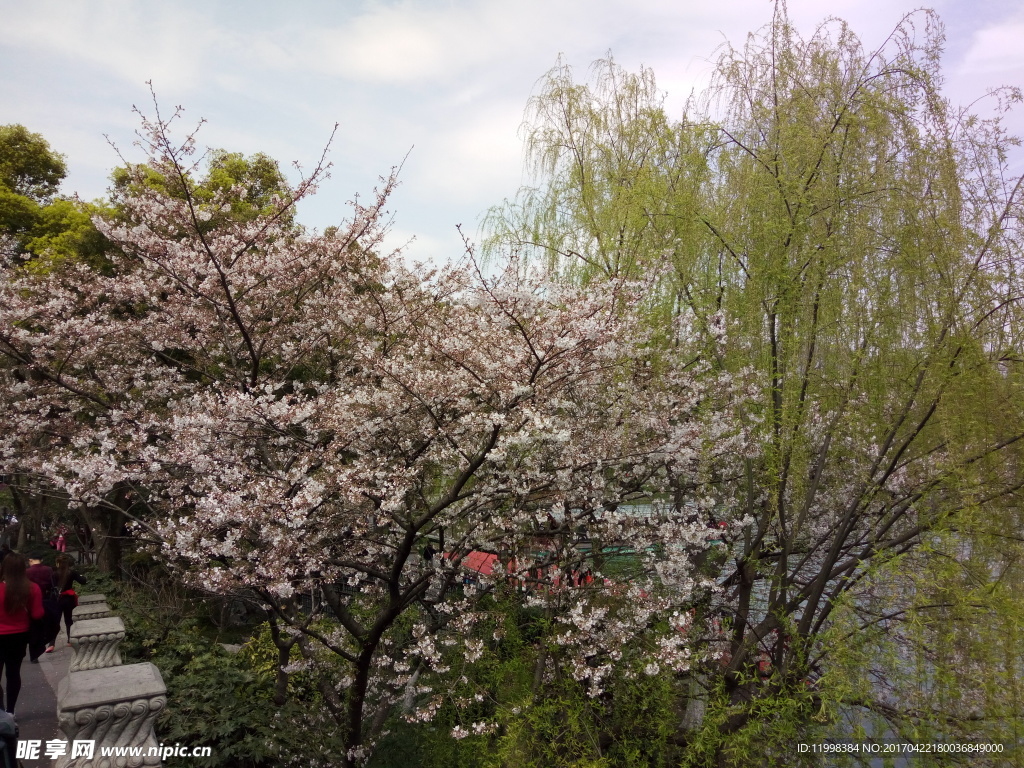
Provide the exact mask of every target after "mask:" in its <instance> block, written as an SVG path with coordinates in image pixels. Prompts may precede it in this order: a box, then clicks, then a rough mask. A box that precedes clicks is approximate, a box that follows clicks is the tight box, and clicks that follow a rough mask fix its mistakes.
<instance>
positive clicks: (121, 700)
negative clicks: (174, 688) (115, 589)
mask: <svg viewBox="0 0 1024 768" xmlns="http://www.w3.org/2000/svg"><path fill="white" fill-rule="evenodd" d="M87 598H88V602H86V599H87ZM73 617H74V623H73V624H72V625H71V640H70V644H71V647H72V649H73V650H74V657H73V658H72V660H71V663H70V665H69V667H68V676H67V677H66V678H64V680H62V681H61V684H60V686H59V687H58V690H57V722H58V724H59V725H60V729H61V730H62V731H63V732H64V737H65V739H66V740H67V741H68V742H69V743H73V742H75V741H92V742H94V749H93V752H92V755H91V756H90V757H82V756H74V757H73V756H72V754H71V752H70V751H68V752H67V753H66V754H65V755H63V756H61V757H59V758H58V759H57V762H56V766H57V768H115V766H116V767H117V768H122V766H129V767H130V768H141V767H142V766H145V768H156V767H158V766H160V765H161V758H160V750H159V742H158V741H157V738H156V734H155V733H154V732H153V724H154V723H155V722H156V719H157V717H159V716H160V713H161V712H162V711H163V709H164V707H166V706H167V688H166V686H165V685H164V681H163V678H162V677H161V676H160V670H158V669H157V668H156V667H155V666H153V665H152V664H148V663H146V664H122V663H121V653H120V651H119V649H118V646H119V645H120V643H121V640H123V639H124V636H125V628H124V623H123V622H122V621H121V619H120V618H118V617H116V616H113V615H112V614H111V610H110V607H109V606H108V605H107V603H106V599H105V598H104V597H103V595H87V596H85V597H81V598H79V604H78V607H77V608H75V610H74V613H73ZM105 747H127V748H129V749H131V748H136V749H137V750H138V753H139V754H136V755H134V756H125V755H120V756H117V757H106V756H104V755H103V748H105Z"/></svg>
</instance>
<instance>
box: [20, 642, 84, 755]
mask: <svg viewBox="0 0 1024 768" xmlns="http://www.w3.org/2000/svg"><path fill="white" fill-rule="evenodd" d="M70 661H71V648H70V647H68V645H67V640H66V637H65V634H64V625H63V623H61V628H60V635H59V636H58V637H57V646H56V648H55V649H54V651H53V653H44V654H43V655H42V656H40V657H39V663H38V664H32V663H31V662H30V661H29V660H28V654H26V655H25V661H24V662H22V665H21V693H20V694H19V696H18V707H17V711H16V713H15V714H16V715H17V717H18V729H19V731H20V732H21V735H20V738H22V739H39V740H40V741H42V742H43V744H44V750H40V759H39V760H23V761H22V762H23V763H24V765H25V768H51V766H52V765H53V763H54V762H55V761H54V760H51V759H49V758H46V757H45V756H44V755H45V743H46V741H47V740H50V739H63V738H64V734H63V733H62V732H61V731H60V729H58V728H57V686H58V685H59V684H60V681H61V680H63V679H64V678H65V677H66V676H67V673H68V664H69V663H70Z"/></svg>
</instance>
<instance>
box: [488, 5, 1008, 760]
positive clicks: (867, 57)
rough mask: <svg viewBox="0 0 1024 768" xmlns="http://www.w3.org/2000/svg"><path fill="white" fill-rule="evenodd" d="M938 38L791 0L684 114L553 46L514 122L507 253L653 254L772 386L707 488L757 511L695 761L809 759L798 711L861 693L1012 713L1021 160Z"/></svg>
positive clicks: (898, 727) (740, 557) (726, 600)
mask: <svg viewBox="0 0 1024 768" xmlns="http://www.w3.org/2000/svg"><path fill="white" fill-rule="evenodd" d="M941 44H942V28H941V24H940V23H939V21H938V19H937V18H936V17H935V16H934V15H933V14H932V13H930V12H918V13H915V14H912V15H909V16H907V17H906V18H904V19H903V21H902V22H901V23H900V24H899V25H898V26H897V27H896V29H895V30H894V31H893V33H892V34H891V35H890V36H889V37H888V38H887V39H886V40H885V42H884V43H883V44H882V45H881V46H880V47H879V48H878V49H877V50H874V51H871V50H869V49H866V48H865V46H864V45H863V44H862V42H861V41H860V40H859V39H858V38H857V37H856V35H854V34H853V33H852V32H851V31H850V29H849V28H848V27H847V26H846V25H845V24H844V23H843V22H841V21H838V20H830V21H828V22H826V23H824V24H823V25H822V26H820V27H819V28H818V29H817V30H816V31H815V32H814V33H813V34H812V35H811V36H810V37H808V38H803V37H801V36H800V35H798V34H797V32H796V31H795V30H794V28H793V27H792V26H791V24H790V23H789V21H788V19H787V16H786V13H785V7H784V5H781V4H780V5H777V6H776V14H775V18H774V20H773V21H772V23H771V24H770V25H768V26H767V27H765V28H764V29H762V30H761V31H760V32H759V33H757V34H755V35H752V36H750V37H749V38H748V40H747V42H746V44H745V46H744V47H743V48H742V49H736V48H733V47H729V46H726V47H725V48H724V50H723V51H722V53H721V55H720V58H719V59H718V63H717V68H716V71H715V75H714V78H713V81H712V84H711V86H710V87H709V89H708V90H707V91H706V92H705V93H703V94H702V95H699V96H695V97H693V98H691V100H690V101H689V102H688V103H687V105H686V108H685V110H684V113H683V115H682V117H681V118H679V119H675V118H671V117H670V116H669V115H668V114H667V112H666V110H665V108H664V99H663V96H662V94H661V93H660V92H659V91H658V89H657V87H656V84H655V80H654V75H653V74H652V73H651V72H650V71H649V70H642V71H641V72H639V73H637V74H630V73H627V72H624V71H623V70H622V69H621V68H619V67H617V66H616V65H615V64H614V62H613V61H611V60H607V61H600V62H597V63H596V64H595V65H594V67H593V70H592V77H591V80H590V81H589V82H586V83H580V82H578V81H577V80H576V79H574V77H573V74H572V72H571V71H570V69H569V68H568V67H567V66H564V65H562V64H560V65H559V66H557V67H556V68H555V69H553V70H552V71H551V72H550V73H549V74H548V76H547V79H546V80H545V81H544V85H543V87H542V88H541V89H540V92H539V93H538V94H537V95H536V96H535V97H534V98H533V99H532V101H531V102H530V105H529V110H528V115H527V120H526V123H525V136H526V141H527V158H528V163H529V164H530V166H531V167H532V170H533V171H534V172H535V177H536V185H535V186H533V187H530V188H527V189H524V190H522V191H521V192H520V194H519V196H518V197H517V198H516V199H515V200H513V201H511V202H509V203H506V205H504V206H503V207H501V208H498V209H495V210H494V211H493V212H492V214H491V216H490V217H489V220H488V226H489V228H490V240H489V242H490V246H491V248H492V252H498V251H500V250H501V249H504V248H507V247H509V246H510V245H511V246H512V247H513V248H516V249H518V250H519V251H521V252H523V253H526V254H530V255H532V256H533V257H535V258H537V259H542V260H546V261H547V262H549V263H551V264H554V265H556V266H557V267H558V268H559V270H560V273H561V275H562V276H563V278H564V279H566V280H569V281H573V282H579V283H582V284H588V283H593V282H594V281H601V280H606V279H611V278H619V277H622V276H627V277H630V276H636V275H639V274H648V275H651V274H654V275H658V276H659V289H658V290H657V291H655V292H654V293H653V294H652V296H651V301H650V313H649V316H650V318H651V320H652V322H654V323H656V324H658V325H659V326H664V327H669V326H670V323H669V321H670V320H671V318H672V317H673V316H678V315H681V314H692V316H693V317H695V318H696V321H697V322H698V323H699V324H703V325H705V326H707V327H708V328H713V327H714V326H715V325H716V324H722V325H723V326H724V329H725V330H724V333H725V335H726V336H727V339H726V341H725V342H724V344H723V345H722V346H721V347H720V348H719V349H718V350H711V349H709V350H708V354H709V355H713V356H714V359H715V360H716V361H717V365H719V366H720V367H721V368H722V369H724V370H728V371H732V372H737V371H740V370H743V369H750V370H752V371H753V373H754V375H755V377H756V378H757V381H758V382H759V384H758V391H757V396H756V398H755V402H756V405H755V406H753V407H751V408H750V409H749V411H748V413H747V418H748V419H749V420H750V422H751V424H754V425H756V430H757V433H758V434H759V438H760V452H759V454H758V456H757V457H756V458H752V459H748V460H747V461H746V464H745V467H744V469H743V471H742V472H740V473H738V474H737V476H735V477H733V478H731V479H730V480H728V481H725V482H721V483H718V484H717V485H716V488H715V491H716V493H717V494H718V498H719V500H720V503H721V505H722V506H723V507H733V508H736V509H738V510H740V511H741V512H742V513H745V514H746V516H747V519H749V520H752V521H753V522H752V523H751V524H750V525H749V526H747V527H746V528H744V529H743V530H736V531H732V532H730V533H728V534H726V536H725V540H726V545H727V547H728V549H727V554H726V555H724V556H723V558H722V560H721V561H720V564H719V565H718V566H715V567H716V568H717V569H718V570H717V573H716V575H717V577H718V579H719V583H720V585H721V590H720V592H719V594H718V597H717V598H716V599H715V600H713V601H711V602H709V603H708V604H706V605H703V606H701V609H702V610H703V611H705V612H706V613H707V614H708V615H709V617H710V618H712V619H714V620H717V622H716V625H720V626H722V627H723V628H724V633H725V635H726V639H725V642H724V647H723V655H722V660H721V665H713V666H709V667H708V668H707V669H706V670H705V671H704V674H703V675H702V676H699V679H700V680H701V681H703V682H704V683H706V688H707V692H706V694H704V697H705V698H706V700H707V704H708V707H707V709H706V714H705V715H704V716H703V718H702V719H699V722H700V725H699V726H697V727H692V728H690V729H689V730H688V731H686V732H685V733H683V732H681V733H680V736H679V740H680V742H681V743H682V744H684V745H685V748H686V750H687V753H688V754H689V756H690V759H691V760H692V761H693V762H695V763H701V764H704V763H705V762H718V763H719V764H731V763H733V762H743V763H744V764H747V763H749V761H750V760H751V756H750V752H749V751H748V750H747V749H746V748H745V747H747V746H750V745H753V744H755V743H756V744H759V745H763V744H765V743H771V741H770V740H769V741H767V742H766V741H765V739H766V737H768V736H771V735H772V734H774V735H775V736H776V737H778V738H780V739H782V740H783V741H782V742H780V743H784V744H785V747H784V750H785V752H786V754H789V755H792V749H791V742H788V743H787V742H785V741H784V740H785V739H787V738H790V737H792V736H793V735H794V734H795V733H796V731H794V730H793V729H794V728H797V727H799V726H800V724H801V723H808V724H811V723H818V722H826V721H829V720H830V719H831V720H832V721H833V722H835V721H836V718H837V717H838V716H842V717H854V718H857V717H859V715H857V714H856V713H857V712H860V713H865V712H866V713H870V714H872V715H881V716H884V717H885V718H886V721H887V722H886V724H885V727H890V728H893V729H895V732H898V733H900V734H903V735H904V736H907V737H911V738H920V737H922V735H923V734H924V733H926V732H927V730H928V729H929V728H931V731H930V733H931V734H932V735H935V734H938V735H941V736H945V737H948V738H952V737H954V736H956V737H961V736H963V737H966V736H969V735H979V734H982V733H987V734H989V735H991V728H996V730H998V728H999V727H1003V726H1007V727H1009V726H1012V725H1013V724H1014V723H1016V726H1017V727H1019V725H1020V716H1021V710H1020V705H1019V704H1015V705H1014V704H1013V702H1012V696H1008V695H1007V694H1006V691H1007V690H1008V688H1007V687H1006V686H1001V687H1000V686H992V685H988V684H987V682H990V681H991V680H997V679H1001V680H1014V679H1015V676H1016V672H1017V671H1018V670H1019V667H1020V663H1021V646H1020V644H1019V642H1018V641H1017V640H1016V639H1014V638H1013V637H1012V636H1011V635H1010V634H1008V633H1007V632H1005V631H1002V630H1000V632H1001V633H1000V634H999V635H998V638H999V639H998V651H999V652H998V653H996V654H989V658H986V657H985V655H984V654H980V655H979V652H978V651H979V648H980V649H984V648H989V649H992V648H995V647H996V646H993V645H992V644H991V641H992V638H993V637H994V636H995V635H992V634H991V633H992V632H996V628H997V627H1001V628H1003V629H1005V628H1006V627H1009V626H1011V625H1012V623H1013V619H1014V617H1018V618H1019V616H1020V614H1021V613H1022V610H1021V603H1020V600H1019V598H1015V597H1014V593H1013V586H1014V584H1016V585H1017V586H1019V584H1020V576H1021V574H1020V569H1019V558H1020V554H1021V547H1020V542H1021V539H1020V538H1019V536H1020V531H1021V519H1020V511H1019V504H1018V502H1019V490H1020V488H1021V486H1022V484H1024V477H1022V473H1021V465H1020V461H1019V453H1018V451H1019V448H1020V443H1019V441H1020V438H1021V437H1022V436H1024V413H1022V404H1024V398H1022V397H1021V383H1022V382H1021V368H1020V363H1021V358H1020V354H1019V352H1020V348H1021V335H1020V333H1021V328H1022V326H1021V315H1020V309H1021V308H1020V303H1019V302H1020V300H1021V298H1022V296H1024V290H1022V289H1024V285H1022V281H1021V275H1020V269H1021V256H1020V234H1021V233H1020V228H1019V224H1018V221H1019V218H1018V217H1019V215H1020V213H1021V179H1020V178H1019V177H1015V176H1014V175H1013V174H1012V173H1011V172H1010V170H1009V167H1008V156H1009V152H1010V151H1011V149H1012V147H1014V146H1016V140H1015V139H1013V138H1012V137H1010V136H1008V135H1007V134H1006V133H1005V132H1004V131H1003V129H1002V128H1001V127H1000V124H999V122H998V120H983V119H980V118H978V117H976V116H974V115H972V114H971V113H970V112H969V111H968V110H964V109H958V108H955V107H954V106H953V105H952V104H951V103H950V102H949V101H948V100H946V99H945V98H944V97H943V96H942V93H941V86H942V77H941V71H940V53H941ZM990 95H991V96H992V98H994V99H997V100H999V103H1001V104H1005V103H1009V102H1012V101H1016V100H1017V99H1019V93H1018V92H1017V91H1015V90H1012V89H1010V90H1004V91H1001V92H996V93H994V94H990ZM665 336H666V338H665V340H664V341H665V343H666V344H671V343H673V342H672V339H671V338H670V335H669V334H665ZM937 563H945V564H952V565H950V566H948V567H947V566H946V565H944V566H943V568H945V571H943V570H942V569H939V568H938V567H937V565H936V564H937ZM950 568H952V570H953V571H955V575H956V576H957V578H955V579H954V578H952V575H954V574H952V573H950ZM941 574H944V575H945V577H948V578H945V577H944V578H939V576H940V575H941ZM968 574H970V577H969V578H968V576H967V575H968ZM972 579H973V581H972ZM979 580H980V581H979ZM968 582H969V589H968V586H967V584H968ZM958 585H959V586H958ZM939 618H943V619H947V620H958V621H959V624H957V628H956V629H949V631H948V632H947V631H941V632H940V631H938V629H937V627H939V626H942V625H941V624H939V623H937V619H939ZM1007 622H1009V623H1007ZM946 626H951V625H946ZM986 633H989V634H986ZM951 634H958V635H959V638H960V639H959V642H960V650H959V651H957V650H956V649H952V648H950V647H948V642H949V641H950V640H951V637H949V635H951ZM944 635H945V636H946V637H945V638H944ZM986 638H988V639H987V640H986ZM968 646H969V647H970V648H973V649H974V651H972V653H974V655H973V656H972V658H973V659H975V662H976V663H975V666H974V667H973V668H971V669H970V670H969V671H968V668H967V667H966V666H964V664H963V662H964V660H965V657H964V655H963V654H964V653H967V651H966V650H964V649H966V648H967V647H968ZM868 648H871V649H872V652H871V653H869V652H868ZM923 648H931V651H930V652H929V654H928V655H923V654H924V651H923V650H922V649H923ZM879 649H885V650H886V652H891V653H892V654H893V658H895V659H897V660H896V661H895V662H893V663H891V664H888V665H884V664H883V663H882V661H881V660H880V659H881V658H882V656H880V655H879ZM915 649H916V650H915ZM905 651H906V652H905ZM858 660H859V661H858ZM979 660H980V661H979ZM977 663H981V664H982V665H983V667H982V670H983V671H982V672H981V673H980V675H979V672H978V668H977ZM985 665H988V666H985ZM883 667H884V668H885V670H886V674H887V675H888V677H886V678H885V679H884V680H883V681H882V682H879V679H878V678H877V676H875V677H873V676H872V672H873V671H874V672H878V671H879V670H881V669H882V668H883ZM958 668H959V671H958ZM896 677H900V678H901V680H902V682H900V683H899V684H898V685H897V682H896ZM925 678H927V681H928V682H927V683H926V682H923V680H924V679H925ZM980 678H985V679H986V684H985V685H976V684H975V683H977V681H978V680H979V679H980ZM943 680H945V681H946V682H944V683H942V685H941V686H940V685H938V684H937V683H936V681H943ZM858 681H861V682H862V683H863V684H857V683H858ZM942 686H945V691H946V694H945V695H944V696H939V695H938V691H939V688H940V687H942ZM957 686H959V689H957ZM911 689H912V690H914V691H916V692H917V693H918V694H919V695H916V696H909V695H907V691H908V690H911ZM897 690H898V691H901V692H902V693H901V694H900V695H899V696H896V695H894V691H897ZM956 690H959V692H960V693H961V694H963V696H961V697H959V700H958V697H957V696H955V695H951V691H956ZM965 702H969V703H965ZM689 721H690V722H692V718H689ZM986 729H988V730H986ZM875 733H876V734H878V733H879V732H878V731H877V730H876V731H875ZM759 748H760V747H759ZM760 754H765V753H764V752H763V751H761V752H760ZM976 757H977V756H973V758H976ZM1006 757H1007V756H1006V755H1005V754H1004V755H1002V756H1001V757H1000V759H1006ZM776 758H780V756H776V757H773V758H768V759H771V760H776ZM973 758H972V759H973ZM780 759H781V758H780ZM1017 759H1020V758H1019V757H1018V758H1017Z"/></svg>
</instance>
